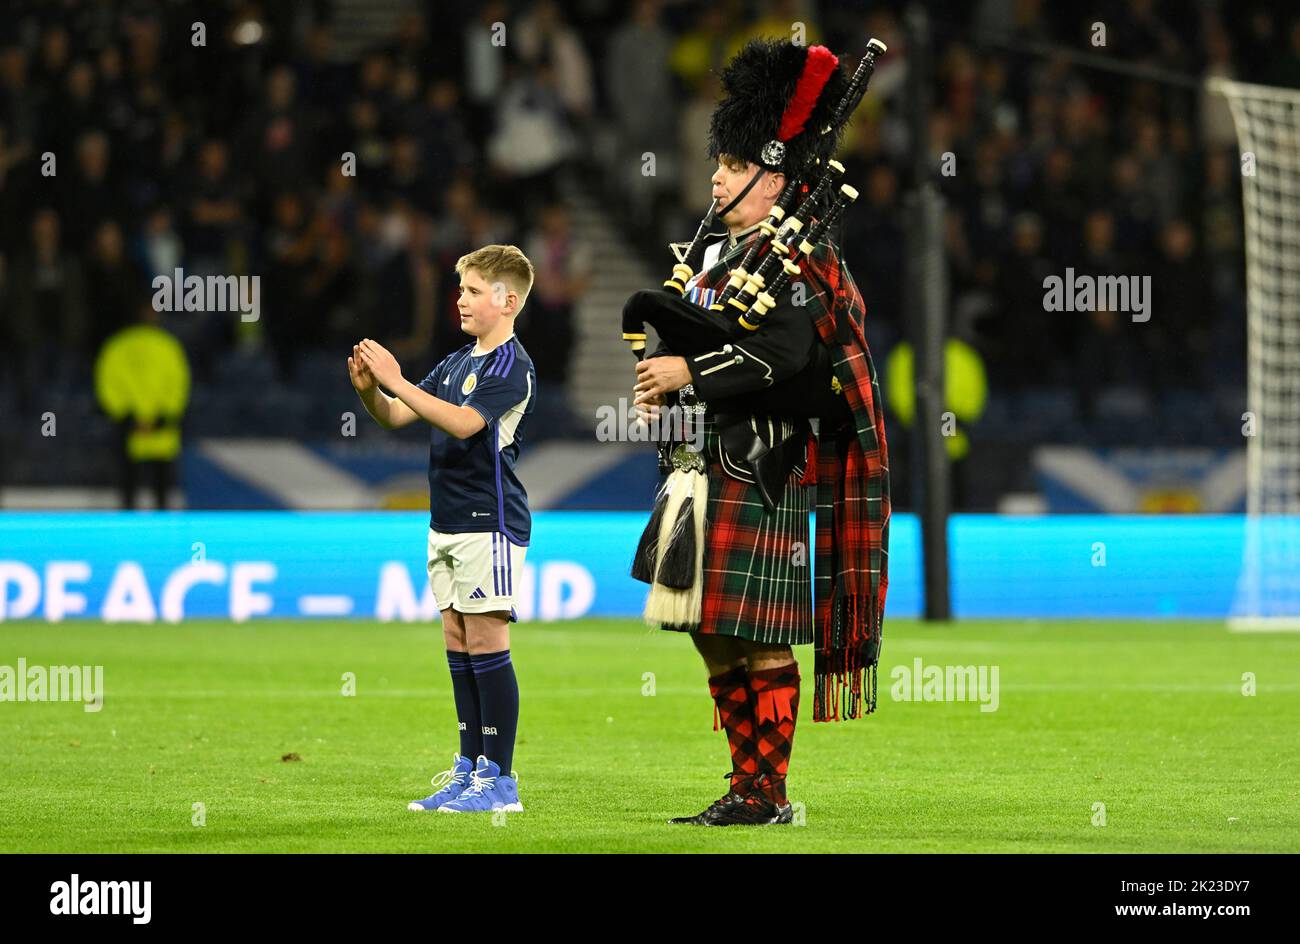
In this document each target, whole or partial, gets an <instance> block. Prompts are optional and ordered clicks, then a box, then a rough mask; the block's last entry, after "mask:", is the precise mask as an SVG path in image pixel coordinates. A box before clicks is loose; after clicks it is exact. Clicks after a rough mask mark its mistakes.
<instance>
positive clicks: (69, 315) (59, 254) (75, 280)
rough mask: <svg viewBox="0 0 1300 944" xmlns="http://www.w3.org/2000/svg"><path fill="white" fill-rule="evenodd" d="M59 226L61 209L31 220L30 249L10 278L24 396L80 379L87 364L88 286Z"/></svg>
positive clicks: (40, 213) (43, 212)
mask: <svg viewBox="0 0 1300 944" xmlns="http://www.w3.org/2000/svg"><path fill="white" fill-rule="evenodd" d="M60 228H61V227H60V220H59V214H58V212H57V211H55V210H54V209H52V208H50V207H44V208H42V209H40V210H38V211H37V212H36V216H35V218H34V219H33V220H32V235H31V249H30V251H29V252H28V253H26V254H24V255H22V256H20V257H19V258H17V259H16V260H15V261H14V264H13V267H12V270H11V272H10V274H9V284H10V291H9V297H10V305H11V306H12V307H11V312H10V318H11V320H12V324H11V327H10V335H11V337H12V338H13V340H14V342H15V343H16V344H17V350H16V351H15V352H14V355H15V360H16V361H17V366H18V374H19V377H20V383H19V391H18V392H19V397H20V398H27V397H30V396H31V395H32V394H34V393H35V392H36V391H38V390H40V389H42V388H43V387H45V386H47V385H48V384H49V382H50V381H51V380H55V381H59V380H63V381H66V380H68V379H71V378H75V377H77V376H79V375H80V374H81V372H82V370H83V369H84V367H85V366H86V357H87V354H88V351H87V348H86V340H87V336H88V332H87V328H86V304H85V303H86V299H85V282H84V280H83V278H82V270H81V264H80V262H79V261H78V260H77V256H76V254H75V253H73V252H71V251H69V250H68V249H66V248H65V247H64V244H63V241H62V236H61V233H60ZM38 378H44V382H38ZM21 402H27V401H26V399H22V400H21Z"/></svg>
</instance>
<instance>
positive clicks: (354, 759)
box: [0, 619, 1300, 852]
mask: <svg viewBox="0 0 1300 944" xmlns="http://www.w3.org/2000/svg"><path fill="white" fill-rule="evenodd" d="M512 651H513V653H514V657H515V664H516V669H517V671H518V676H519V683H520V688H521V693H522V711H521V719H520V738H519V743H518V747H517V750H516V759H515V767H516V769H517V770H518V772H519V775H520V797H521V799H522V801H523V803H524V806H525V808H526V811H525V812H524V813H522V814H516V815H510V816H505V815H498V816H497V817H496V818H495V820H494V818H493V817H492V816H491V815H487V816H483V815H475V816H447V815H442V814H436V813H434V814H417V813H410V812H407V810H406V803H407V801H409V800H412V799H417V798H419V797H422V796H424V795H426V794H427V793H429V792H430V789H429V787H428V784H429V777H430V776H431V775H433V774H434V773H436V772H438V771H440V770H442V769H443V768H445V767H446V766H447V765H448V761H449V759H450V755H451V752H452V751H453V750H454V748H455V745H456V740H455V722H454V713H453V709H452V704H451V694H450V682H449V679H448V675H447V667H446V660H445V659H444V657H443V655H442V651H441V633H440V632H438V629H437V627H436V626H428V625H422V626H413V625H409V624H406V625H404V624H382V623H373V622H365V621H345V622H312V621H304V622H259V623H252V624H243V625H235V624H229V623H221V622H208V623H204V622H196V623H187V624H183V625H180V626H165V625H157V626H138V625H129V626H128V625H115V626H110V625H102V624H98V623H90V622H80V623H78V622H68V623H62V624H58V625H47V624H38V623H8V624H0V666H16V665H17V660H18V659H19V658H20V657H21V658H23V659H25V660H26V663H27V665H28V666H36V665H44V666H49V665H102V666H103V672H104V689H105V696H104V702H103V707H102V710H100V711H98V712H87V711H84V710H83V707H82V706H81V705H80V704H76V703H67V702H61V703H60V702H21V703H19V702H12V701H4V702H0V755H2V756H3V757H4V764H3V767H2V768H0V770H2V773H0V851H5V852H13V851H20V852H34V851H55V852H119V851H121V852H135V851H139V852H145V851H176V852H254V851H258V852H261V851H266V852H274V851H282V852H381V851H393V852H447V851H480V852H481V851H526V852H532V851H620V852H641V851H651V852H686V851H709V852H714V851H716V852H733V851H734V852H767V851H791V852H820V851H867V852H872V851H884V852H909V851H917V852H920V851H925V852H930V851H938V852H1297V851H1300V736H1298V734H1300V635H1288V634H1255V635H1239V634H1232V633H1229V632H1228V631H1227V630H1226V629H1225V628H1224V627H1223V626H1222V625H1221V624H1218V623H1208V622H1200V623H1198V622H1179V623H1173V622H1162V623H1137V622H1088V621H1060V622H1037V623H1035V622H986V621H974V622H963V623H960V624H943V625H925V624H922V623H917V622H908V621H903V620H891V621H888V623H887V625H886V638H885V646H884V653H883V658H882V660H881V671H880V701H879V708H878V710H877V712H876V713H875V714H874V715H872V716H870V717H867V718H863V719H859V720H857V721H853V722H849V723H847V724H844V723H841V724H816V725H814V724H813V723H812V720H811V714H812V711H811V709H812V702H811V697H810V686H807V685H806V687H805V692H804V695H805V697H804V700H803V706H802V712H803V719H802V720H803V723H802V724H800V726H799V729H798V734H797V736H796V738H795V742H794V755H793V763H792V767H791V776H790V781H789V784H790V794H791V800H792V801H794V802H795V803H796V804H799V805H798V806H797V807H796V810H797V821H796V825H792V826H784V827H766V828H760V829H741V828H735V829H702V828H698V827H685V826H668V825H666V824H665V822H664V821H665V820H666V819H667V818H668V817H670V816H674V815H679V814H682V813H693V812H697V811H698V810H700V809H702V808H703V807H704V806H706V805H708V803H709V802H710V801H712V800H714V799H715V798H717V797H718V796H719V795H721V793H722V792H723V791H724V783H723V780H722V774H723V773H724V772H725V771H726V770H728V769H729V762H728V755H727V749H726V740H725V737H724V735H723V734H721V733H714V732H713V730H712V703H711V701H710V699H709V697H708V693H707V689H706V687H705V682H704V670H703V667H702V665H701V664H700V663H699V662H698V659H697V657H696V656H695V654H694V652H693V650H692V649H691V647H690V644H689V641H688V640H687V639H685V638H683V637H680V636H676V635H671V634H667V633H662V632H658V631H651V630H648V629H646V628H644V627H643V626H641V625H639V624H638V623H637V622H635V621H632V620H594V619H593V620H580V621H575V622H569V623H551V624H531V625H524V626H521V627H518V628H516V630H515V632H514V638H513V640H512ZM798 655H799V656H800V659H801V661H802V662H803V667H804V674H805V681H806V682H807V681H810V680H811V674H812V653H811V651H809V650H807V649H803V650H799V651H798ZM917 659H920V660H921V666H922V668H923V671H924V667H929V666H938V667H940V668H941V669H943V668H944V667H946V666H975V667H980V666H984V667H987V668H988V669H992V668H993V667H996V668H997V678H998V690H997V708H996V710H993V711H981V710H980V709H981V704H980V702H979V701H973V700H965V701H955V700H949V701H935V700H911V701H903V700H898V699H895V698H894V697H892V696H893V694H894V693H893V691H892V688H893V686H894V678H895V676H894V670H895V667H901V669H905V670H906V671H907V672H908V673H909V675H910V673H911V672H913V671H914V670H915V668H916V665H917V663H916V661H915V660H917ZM348 673H351V676H348V675H347V674H348ZM349 677H354V678H355V694H353V695H346V694H343V692H344V689H345V687H346V686H347V685H348V681H347V678H349ZM986 678H987V679H988V680H989V682H990V684H991V680H992V675H991V674H989V675H988V676H986ZM945 685H946V676H945ZM1252 686H1253V687H1252ZM1252 692H1253V693H1252ZM931 694H935V692H933V691H932V692H931ZM948 694H950V695H951V694H955V693H954V692H953V691H952V690H951V689H949V690H948ZM973 694H974V693H971V692H967V697H968V698H969V697H971V696H972V695H973ZM986 694H989V693H988V692H986ZM986 704H987V705H988V706H991V705H992V704H993V702H992V701H991V700H988V699H986ZM197 804H202V805H201V806H196V805H197ZM200 823H201V825H199V824H200Z"/></svg>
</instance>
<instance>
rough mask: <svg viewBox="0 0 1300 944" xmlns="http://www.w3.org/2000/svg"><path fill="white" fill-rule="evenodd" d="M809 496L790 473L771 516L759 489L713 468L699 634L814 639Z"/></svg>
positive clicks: (797, 641) (793, 641)
mask: <svg viewBox="0 0 1300 944" xmlns="http://www.w3.org/2000/svg"><path fill="white" fill-rule="evenodd" d="M808 513H809V495H808V488H807V486H803V485H800V484H799V476H797V475H791V476H790V479H789V481H788V482H787V483H786V487H785V491H784V493H783V494H782V497H781V504H780V505H779V506H778V507H777V509H776V511H775V512H774V513H772V514H769V513H767V512H766V511H765V510H764V508H763V502H762V499H761V498H760V497H759V493H758V489H757V488H756V487H755V486H753V485H747V484H746V483H744V482H740V481H737V480H736V479H734V478H731V477H730V476H728V475H727V474H726V473H724V472H723V471H722V466H721V465H719V464H717V463H711V464H710V466H709V507H708V516H707V523H706V525H705V538H704V590H703V598H704V607H703V618H702V621H701V627H700V632H701V633H708V634H715V635H719V636H739V637H741V638H743V639H750V640H753V641H754V642H764V643H771V644H774V645H789V646H794V645H804V644H810V643H812V641H813V607H812V565H813V555H814V548H813V547H812V545H811V544H810V543H809V540H808Z"/></svg>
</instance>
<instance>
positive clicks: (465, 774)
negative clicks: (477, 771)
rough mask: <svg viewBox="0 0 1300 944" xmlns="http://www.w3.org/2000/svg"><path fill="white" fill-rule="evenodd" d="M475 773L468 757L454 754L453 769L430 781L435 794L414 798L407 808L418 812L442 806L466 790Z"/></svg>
mask: <svg viewBox="0 0 1300 944" xmlns="http://www.w3.org/2000/svg"><path fill="white" fill-rule="evenodd" d="M473 773H474V765H473V764H472V763H470V759H469V758H468V757H461V756H460V755H459V754H453V755H452V762H451V770H444V771H443V772H442V773H440V774H438V776H436V777H434V778H433V780H432V781H430V782H431V783H432V784H433V786H434V791H435V792H434V794H433V795H432V796H427V797H425V798H424V799H423V800H412V801H411V802H410V803H408V804H406V808H407V809H408V810H412V811H414V812H416V813H429V812H432V811H433V810H436V809H439V808H441V807H442V805H443V804H444V803H449V802H450V801H452V800H454V799H456V797H458V796H460V795H461V794H462V793H464V792H465V790H466V789H467V788H468V787H469V781H470V776H471V775H472V774H473Z"/></svg>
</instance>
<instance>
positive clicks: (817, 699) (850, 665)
mask: <svg viewBox="0 0 1300 944" xmlns="http://www.w3.org/2000/svg"><path fill="white" fill-rule="evenodd" d="M863 607H865V609H866V610H867V613H866V618H865V620H864V619H863V618H862V616H861V615H860V613H859V609H860V608H863ZM880 615H881V614H880V612H879V607H878V606H877V605H876V601H875V600H874V599H872V598H871V597H864V598H860V597H859V596H857V595H856V594H852V595H849V596H844V597H841V598H840V599H839V600H837V601H836V605H835V606H833V607H831V613H830V614H829V615H828V617H827V620H826V622H825V623H824V624H823V626H822V627H821V629H822V632H821V634H820V638H819V639H818V640H817V649H816V654H815V661H814V669H813V720H814V721H840V720H848V719H851V718H861V717H862V716H863V715H869V714H871V713H872V712H874V711H875V710H876V701H877V694H878V686H877V680H876V666H877V662H878V661H879V652H880V642H879V640H880V622H881V621H880ZM863 625H865V626H866V628H867V636H866V637H865V638H862V637H861V634H860V632H854V628H855V627H861V626H863ZM855 637H856V638H855Z"/></svg>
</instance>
